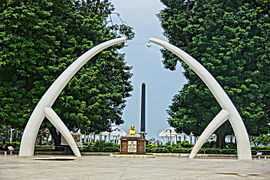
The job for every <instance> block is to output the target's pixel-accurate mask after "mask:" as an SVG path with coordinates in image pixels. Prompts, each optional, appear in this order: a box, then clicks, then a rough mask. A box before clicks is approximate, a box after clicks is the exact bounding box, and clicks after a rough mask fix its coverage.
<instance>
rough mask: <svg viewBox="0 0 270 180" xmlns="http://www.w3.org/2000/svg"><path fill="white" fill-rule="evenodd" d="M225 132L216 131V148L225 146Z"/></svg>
mask: <svg viewBox="0 0 270 180" xmlns="http://www.w3.org/2000/svg"><path fill="white" fill-rule="evenodd" d="M225 145H226V144H225V134H224V133H217V141H216V147H218V148H225Z"/></svg>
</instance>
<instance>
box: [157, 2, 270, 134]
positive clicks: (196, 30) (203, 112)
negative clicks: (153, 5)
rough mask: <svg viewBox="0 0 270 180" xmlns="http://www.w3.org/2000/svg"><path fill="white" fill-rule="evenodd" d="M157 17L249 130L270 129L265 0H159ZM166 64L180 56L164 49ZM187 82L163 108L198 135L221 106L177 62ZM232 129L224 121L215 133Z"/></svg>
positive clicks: (172, 40)
mask: <svg viewBox="0 0 270 180" xmlns="http://www.w3.org/2000/svg"><path fill="white" fill-rule="evenodd" d="M161 1H162V2H163V4H164V5H165V6H166V7H165V9H164V10H162V11H161V12H160V14H159V15H158V16H159V19H160V21H161V24H162V27H163V29H164V34H165V36H166V37H167V38H168V39H169V42H170V43H172V44H174V45H176V46H178V47H179V48H181V49H183V50H184V51H186V52H187V53H189V54H191V55H192V56H193V57H194V58H195V59H196V60H198V61H199V62H200V63H201V64H202V65H203V66H204V67H205V68H206V69H208V70H209V72H210V73H211V74H212V75H213V76H214V77H215V78H216V79H217V81H218V82H219V83H220V84H221V86H222V87H223V88H224V90H225V91H226V92H227V94H228V95H229V97H230V98H231V99H232V101H233V103H234V104H235V106H236V108H237V109H238V110H239V112H240V114H241V116H242V118H243V120H244V123H245V125H246V127H247V130H248V133H249V134H250V135H259V134H261V133H266V132H269V130H270V128H269V125H268V123H269V122H270V120H269V115H270V114H269V107H270V106H269V100H270V99H269V95H270V94H269V90H270V84H269V82H270V69H269V68H270V66H269V65H270V59H269V54H270V53H269V51H270V46H269V42H270V39H269V33H270V19H269V7H270V1H268V0H258V1H251V0H239V1H233V0H227V1H221V0H213V1H207V0H200V1H196V0H195V1H194V0H187V1H186V0H177V1H174V0H161ZM163 56H164V64H165V67H166V68H169V69H171V70H174V69H175V67H176V64H177V61H178V60H179V59H178V58H177V57H175V56H173V55H172V54H171V53H169V52H168V51H165V50H163ZM182 65H183V67H184V69H185V72H184V76H185V77H186V78H187V80H188V83H187V84H185V85H184V87H183V89H182V90H180V91H179V92H178V94H176V95H175V96H174V98H173V100H172V104H171V105H170V107H169V109H168V114H169V116H170V117H169V120H168V122H169V124H170V125H171V126H173V127H176V128H177V130H178V131H183V132H186V133H190V132H193V133H194V134H195V135H200V134H201V133H202V131H203V130H204V129H205V127H206V126H207V125H208V124H209V122H210V121H211V120H212V119H213V118H214V116H215V115H216V114H217V113H218V112H219V111H220V109H221V108H220V106H219V105H218V103H217V102H216V100H215V99H214V97H213V96H212V94H211V93H210V91H209V90H208V89H207V87H206V86H205V85H204V83H203V82H202V81H201V80H200V79H199V77H197V75H196V74H195V73H194V72H192V70H191V69H189V68H188V67H187V65H186V64H184V63H182ZM216 133H217V134H221V133H222V134H232V129H231V127H230V125H228V122H227V123H225V124H224V125H223V126H222V127H221V128H219V129H218V130H217V132H216Z"/></svg>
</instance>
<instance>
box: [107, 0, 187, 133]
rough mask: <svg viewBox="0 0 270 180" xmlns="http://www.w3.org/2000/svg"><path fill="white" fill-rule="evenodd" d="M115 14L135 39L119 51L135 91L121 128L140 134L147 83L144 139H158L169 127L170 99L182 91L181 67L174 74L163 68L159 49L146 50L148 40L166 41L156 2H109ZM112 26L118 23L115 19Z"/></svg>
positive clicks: (127, 0)
mask: <svg viewBox="0 0 270 180" xmlns="http://www.w3.org/2000/svg"><path fill="white" fill-rule="evenodd" d="M111 2H112V3H113V5H114V6H115V12H118V13H120V17H121V18H122V19H123V21H125V22H126V23H127V24H128V25H129V26H131V27H133V28H134V32H135V38H134V39H132V40H131V41H128V44H129V46H128V47H126V48H124V49H123V50H121V52H124V53H125V54H126V56H125V59H126V61H127V64H128V65H129V66H132V67H133V69H132V73H133V77H132V79H131V81H132V85H133V87H134V90H133V92H132V97H130V98H128V99H127V106H126V108H125V110H124V115H123V119H124V120H125V123H124V124H123V125H121V126H120V127H121V128H122V129H123V130H125V131H127V130H128V129H129V127H130V125H132V124H134V125H135V126H136V129H137V130H138V131H139V130H140V103H141V84H142V83H143V82H145V83H146V132H147V133H148V135H147V137H148V138H151V137H155V138H156V137H158V133H159V132H160V131H162V130H164V129H165V128H166V127H168V123H167V117H168V115H167V113H166V109H167V108H168V106H169V105H170V104H171V99H172V97H173V96H174V95H175V94H176V93H177V92H178V90H180V89H181V88H182V87H183V84H184V83H185V82H186V79H185V78H184V76H183V75H182V72H183V69H182V67H181V66H180V65H178V68H177V70H176V71H170V70H167V69H165V68H164V66H163V64H162V59H163V58H162V54H161V52H160V47H159V46H157V45H154V44H152V47H150V48H148V47H147V46H146V44H147V40H148V39H149V38H151V37H154V38H159V39H161V40H165V41H167V39H166V38H165V37H164V36H163V33H162V28H161V26H160V22H159V19H158V18H157V16H156V14H158V13H159V12H160V10H162V9H163V5H162V3H161V2H160V1H159V0H111ZM113 21H114V22H115V23H120V21H119V20H118V19H117V16H116V15H115V17H113Z"/></svg>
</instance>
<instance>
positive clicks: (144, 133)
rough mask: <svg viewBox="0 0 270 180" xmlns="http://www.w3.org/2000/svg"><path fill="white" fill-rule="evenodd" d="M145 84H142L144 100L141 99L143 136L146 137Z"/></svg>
mask: <svg viewBox="0 0 270 180" xmlns="http://www.w3.org/2000/svg"><path fill="white" fill-rule="evenodd" d="M145 87H146V86H145V83H142V99H141V132H140V134H141V136H142V137H145V135H146V132H145Z"/></svg>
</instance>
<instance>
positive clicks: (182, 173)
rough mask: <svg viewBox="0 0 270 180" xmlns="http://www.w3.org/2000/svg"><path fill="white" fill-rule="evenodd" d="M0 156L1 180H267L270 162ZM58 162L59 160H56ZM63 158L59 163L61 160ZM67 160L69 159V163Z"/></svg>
mask: <svg viewBox="0 0 270 180" xmlns="http://www.w3.org/2000/svg"><path fill="white" fill-rule="evenodd" d="M55 158H56V159H54V157H51V156H50V157H49V156H34V157H32V158H21V157H18V156H17V155H13V156H6V157H5V156H3V155H0V162H1V164H0V179H1V180H11V179H12V180H26V179H27V180H34V179H35V180H48V179H57V180H65V179H74V180H75V179H80V180H96V179H97V180H133V179H134V180H138V179H141V180H149V179H150V180H152V179H153V180H156V179H164V180H172V179H174V180H186V179H187V180H190V179H192V180H193V179H195V180H198V179H207V180H223V179H224V180H228V179H229V180H233V179H243V180H244V179H245V180H246V179H256V180H257V179H267V180H269V179H270V160H269V159H267V160H265V159H260V160H252V161H238V160H235V159H194V160H189V159H187V158H179V157H156V158H113V157H108V156H83V157H82V158H75V159H74V160H70V159H72V158H74V157H73V156H58V157H55ZM57 158H59V159H57ZM61 158H62V159H61ZM69 158H70V159H69Z"/></svg>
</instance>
